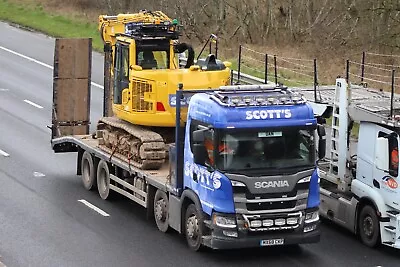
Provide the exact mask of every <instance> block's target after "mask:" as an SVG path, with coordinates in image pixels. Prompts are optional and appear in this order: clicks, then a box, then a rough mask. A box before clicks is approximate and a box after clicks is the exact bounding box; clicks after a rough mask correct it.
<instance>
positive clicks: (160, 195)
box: [154, 189, 169, 233]
mask: <svg viewBox="0 0 400 267" xmlns="http://www.w3.org/2000/svg"><path fill="white" fill-rule="evenodd" d="M168 210H169V201H168V196H167V194H166V193H165V192H163V191H161V190H160V189H157V192H156V194H155V196H154V220H155V221H156V225H157V227H158V229H159V230H160V231H161V232H164V233H166V232H167V231H168V229H169V224H168Z"/></svg>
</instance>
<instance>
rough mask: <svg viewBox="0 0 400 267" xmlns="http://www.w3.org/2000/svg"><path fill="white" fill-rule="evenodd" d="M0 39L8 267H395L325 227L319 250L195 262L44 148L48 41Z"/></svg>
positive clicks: (141, 215) (386, 255)
mask: <svg viewBox="0 0 400 267" xmlns="http://www.w3.org/2000/svg"><path fill="white" fill-rule="evenodd" d="M0 33H1V36H2V38H1V39H0V182H1V186H0V262H3V263H4V264H5V265H6V266H9V267H11V266H324V267H329V266H400V252H399V251H398V250H394V249H391V248H386V247H380V248H377V249H370V248H367V247H365V246H364V245H362V244H361V243H360V241H359V240H358V239H357V237H355V236H353V235H352V234H351V233H349V232H347V231H346V230H344V229H341V228H339V227H337V226H335V225H332V224H330V223H323V224H322V237H321V241H320V242H319V243H317V244H309V245H302V246H301V247H300V248H286V247H274V248H267V249H245V250H231V251H211V250H205V251H204V252H201V253H194V252H191V251H189V250H188V248H187V247H186V244H185V240H184V238H183V237H182V236H180V235H178V234H176V233H169V234H163V233H161V232H159V231H158V230H157V229H156V227H155V225H154V223H153V222H152V221H148V220H147V219H146V216H145V210H144V209H143V208H142V207H140V206H139V205H136V204H135V203H131V202H129V201H128V200H126V199H117V200H114V201H103V200H101V199H100V198H99V197H98V195H97V193H96V192H95V191H92V192H88V191H86V190H84V189H83V187H82V185H81V182H80V180H79V177H78V176H76V175H75V168H76V167H75V162H76V158H75V154H54V153H53V151H52V150H51V148H50V130H49V129H48V128H47V125H50V122H51V105H52V103H51V101H52V70H51V69H50V68H48V67H46V66H45V65H44V64H39V63H38V62H42V63H45V64H48V65H52V62H53V51H54V39H52V38H49V37H47V36H45V35H42V34H38V33H34V32H29V31H26V30H22V29H18V28H15V27H12V26H9V25H7V24H4V23H0ZM2 47H3V48H6V49H9V50H12V51H14V52H16V53H20V54H22V55H24V56H25V58H24V57H21V56H20V55H16V54H15V53H11V52H9V51H5V50H4V49H2ZM26 57H30V58H33V59H35V60H37V61H32V60H29V59H27V58H26ZM102 68H103V64H102V56H101V55H100V54H97V53H95V54H94V55H93V82H95V83H98V84H102ZM101 99H102V89H101V88H99V87H98V86H92V103H93V105H92V110H91V114H92V116H91V120H92V122H95V121H96V120H97V119H98V118H99V117H100V115H101V110H102V101H101ZM25 100H27V101H30V102H31V103H32V102H33V103H34V104H36V106H35V105H32V104H29V103H27V102H26V101H25ZM38 106H40V107H42V108H39V107H38ZM79 200H85V201H87V202H88V203H91V204H93V205H94V206H96V207H98V208H100V209H101V210H102V211H104V212H105V213H107V214H108V215H109V216H103V215H101V214H99V213H98V212H96V211H95V210H93V209H90V208H88V207H87V206H86V205H84V204H83V203H82V202H80V201H79ZM0 266H1V263H0Z"/></svg>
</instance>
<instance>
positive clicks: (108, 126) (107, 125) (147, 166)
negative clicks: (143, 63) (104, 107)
mask: <svg viewBox="0 0 400 267" xmlns="http://www.w3.org/2000/svg"><path fill="white" fill-rule="evenodd" d="M97 130H100V131H102V138H103V140H104V146H105V147H106V148H107V150H109V149H111V151H112V153H111V154H112V155H113V154H115V153H119V154H121V155H123V156H125V157H127V158H128V159H129V160H130V164H132V165H133V166H135V167H137V168H140V169H143V170H158V169H160V168H161V165H162V164H163V163H164V161H165V159H166V156H167V155H166V150H165V147H166V145H165V142H164V140H163V138H162V136H161V135H160V134H158V133H156V132H154V131H150V130H147V129H145V128H143V127H141V126H138V125H132V124H130V123H128V122H125V121H123V120H120V119H118V118H116V117H103V118H101V119H100V120H99V123H98V125H97Z"/></svg>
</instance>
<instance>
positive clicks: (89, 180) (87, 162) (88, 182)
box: [81, 151, 96, 191]
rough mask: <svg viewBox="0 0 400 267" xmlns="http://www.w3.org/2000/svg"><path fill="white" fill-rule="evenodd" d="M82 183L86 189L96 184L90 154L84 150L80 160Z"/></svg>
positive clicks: (90, 188)
mask: <svg viewBox="0 0 400 267" xmlns="http://www.w3.org/2000/svg"><path fill="white" fill-rule="evenodd" d="M81 173H82V183H83V187H85V189H86V190H88V191H90V190H92V189H93V188H94V187H95V186H96V170H95V169H94V162H93V158H92V155H91V154H90V153H89V152H87V151H85V152H84V153H83V155H82V161H81Z"/></svg>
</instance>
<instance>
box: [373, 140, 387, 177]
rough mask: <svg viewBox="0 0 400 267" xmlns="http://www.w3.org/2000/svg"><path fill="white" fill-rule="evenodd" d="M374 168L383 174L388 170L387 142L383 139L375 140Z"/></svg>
mask: <svg viewBox="0 0 400 267" xmlns="http://www.w3.org/2000/svg"><path fill="white" fill-rule="evenodd" d="M375 167H376V168H377V169H379V170H382V171H385V172H387V171H388V169H389V142H388V140H387V139H386V138H384V137H378V138H377V139H376V144H375Z"/></svg>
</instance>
